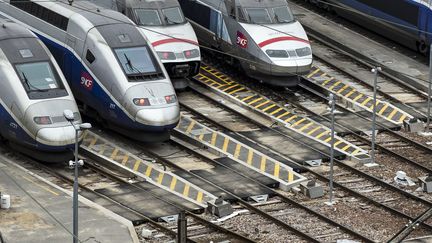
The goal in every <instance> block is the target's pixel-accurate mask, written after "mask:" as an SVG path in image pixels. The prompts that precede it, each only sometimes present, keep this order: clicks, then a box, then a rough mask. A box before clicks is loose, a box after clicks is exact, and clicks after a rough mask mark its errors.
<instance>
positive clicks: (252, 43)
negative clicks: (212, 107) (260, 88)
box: [179, 0, 312, 86]
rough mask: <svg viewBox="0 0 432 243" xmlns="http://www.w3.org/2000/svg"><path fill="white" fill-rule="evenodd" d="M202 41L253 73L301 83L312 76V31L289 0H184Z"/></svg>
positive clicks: (270, 79)
mask: <svg viewBox="0 0 432 243" xmlns="http://www.w3.org/2000/svg"><path fill="white" fill-rule="evenodd" d="M179 2H180V5H181V7H182V10H183V12H184V14H185V16H186V17H187V18H188V19H189V21H190V22H191V24H192V26H193V27H194V29H195V33H196V34H197V36H198V39H199V41H200V43H201V44H203V45H206V46H209V47H212V48H216V49H218V50H221V51H222V52H225V53H226V54H228V55H229V56H230V59H231V60H229V61H230V62H234V63H238V64H240V66H241V68H242V69H243V70H244V71H245V72H246V74H247V75H249V76H251V77H253V78H256V79H258V80H260V81H262V82H265V83H269V84H273V85H279V86H296V85H297V84H298V81H299V79H298V78H297V77H298V75H303V74H307V73H308V72H309V71H310V69H311V65H312V50H311V47H310V43H309V40H308V37H307V35H306V32H305V31H304V29H303V27H302V25H301V24H300V23H299V22H298V21H297V20H296V19H295V18H294V15H293V14H292V12H291V10H290V8H289V6H288V4H287V2H286V1H284V0H179Z"/></svg>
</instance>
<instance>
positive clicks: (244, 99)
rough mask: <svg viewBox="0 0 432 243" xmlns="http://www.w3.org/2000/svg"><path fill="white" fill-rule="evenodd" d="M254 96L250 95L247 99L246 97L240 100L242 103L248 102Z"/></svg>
mask: <svg viewBox="0 0 432 243" xmlns="http://www.w3.org/2000/svg"><path fill="white" fill-rule="evenodd" d="M254 96H255V95H250V96H248V97H246V98H243V99H242V101H246V100H248V99H250V98H252V97H254Z"/></svg>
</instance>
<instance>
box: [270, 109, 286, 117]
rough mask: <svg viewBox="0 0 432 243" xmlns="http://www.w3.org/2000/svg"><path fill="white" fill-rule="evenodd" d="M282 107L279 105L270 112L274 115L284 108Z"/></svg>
mask: <svg viewBox="0 0 432 243" xmlns="http://www.w3.org/2000/svg"><path fill="white" fill-rule="evenodd" d="M282 109H283V108H282V107H279V108H278V109H276V110H274V111H272V112H271V113H270V115H274V114H276V113H278V112H279V111H280V110H282Z"/></svg>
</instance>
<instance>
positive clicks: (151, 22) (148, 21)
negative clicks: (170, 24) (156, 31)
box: [135, 8, 162, 26]
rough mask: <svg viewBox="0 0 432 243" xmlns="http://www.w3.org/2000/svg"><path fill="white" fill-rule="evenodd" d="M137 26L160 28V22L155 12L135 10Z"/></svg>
mask: <svg viewBox="0 0 432 243" xmlns="http://www.w3.org/2000/svg"><path fill="white" fill-rule="evenodd" d="M135 14H136V16H137V21H138V23H137V24H140V25H148V26H160V25H162V21H161V19H160V17H159V13H158V11H157V10H151V9H142V8H136V9H135Z"/></svg>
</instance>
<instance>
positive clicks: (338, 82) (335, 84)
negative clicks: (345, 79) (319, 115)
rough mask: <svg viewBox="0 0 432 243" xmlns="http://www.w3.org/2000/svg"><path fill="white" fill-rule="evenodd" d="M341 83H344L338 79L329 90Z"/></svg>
mask: <svg viewBox="0 0 432 243" xmlns="http://www.w3.org/2000/svg"><path fill="white" fill-rule="evenodd" d="M340 83H342V82H341V81H337V82H336V83H334V84H333V85H332V86H330V88H329V90H333V89H334V88H335V87H336V86H338V85H339V84H340Z"/></svg>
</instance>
